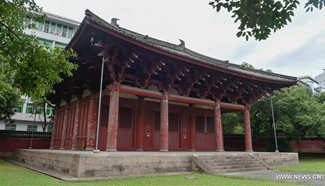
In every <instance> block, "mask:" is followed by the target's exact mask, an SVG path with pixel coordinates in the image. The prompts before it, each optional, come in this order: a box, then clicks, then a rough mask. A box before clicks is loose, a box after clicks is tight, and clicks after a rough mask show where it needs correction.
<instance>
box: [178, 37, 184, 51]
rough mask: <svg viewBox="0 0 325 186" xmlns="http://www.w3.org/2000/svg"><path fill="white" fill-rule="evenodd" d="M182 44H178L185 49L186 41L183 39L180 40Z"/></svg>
mask: <svg viewBox="0 0 325 186" xmlns="http://www.w3.org/2000/svg"><path fill="white" fill-rule="evenodd" d="M178 40H179V41H180V42H181V43H180V44H178V46H179V47H180V48H181V49H185V41H183V40H181V39H178Z"/></svg>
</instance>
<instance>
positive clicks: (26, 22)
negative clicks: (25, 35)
mask: <svg viewBox="0 0 325 186" xmlns="http://www.w3.org/2000/svg"><path fill="white" fill-rule="evenodd" d="M30 24H32V19H31V18H30V17H26V20H25V27H26V28H27V27H28V26H29V25H30Z"/></svg>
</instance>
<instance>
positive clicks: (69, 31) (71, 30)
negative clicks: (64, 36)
mask: <svg viewBox="0 0 325 186" xmlns="http://www.w3.org/2000/svg"><path fill="white" fill-rule="evenodd" d="M72 35H73V29H72V28H71V27H69V30H68V38H72Z"/></svg>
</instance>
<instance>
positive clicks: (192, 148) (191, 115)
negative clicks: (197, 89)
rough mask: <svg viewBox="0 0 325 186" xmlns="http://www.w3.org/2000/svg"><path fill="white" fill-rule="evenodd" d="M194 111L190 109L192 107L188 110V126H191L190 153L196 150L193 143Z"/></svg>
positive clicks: (194, 132)
mask: <svg viewBox="0 0 325 186" xmlns="http://www.w3.org/2000/svg"><path fill="white" fill-rule="evenodd" d="M195 117H196V116H195V111H194V109H193V108H192V106H190V108H189V119H190V126H191V137H190V138H191V147H190V149H191V151H195V149H196V146H195V145H196V141H195V138H196V128H195Z"/></svg>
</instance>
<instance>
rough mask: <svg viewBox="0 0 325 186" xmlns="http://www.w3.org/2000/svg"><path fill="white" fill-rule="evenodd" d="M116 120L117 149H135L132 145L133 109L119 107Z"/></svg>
mask: <svg viewBox="0 0 325 186" xmlns="http://www.w3.org/2000/svg"><path fill="white" fill-rule="evenodd" d="M118 121H119V124H118V126H119V127H118V135H117V150H135V149H134V145H133V126H134V112H133V109H131V108H123V107H122V108H120V109H119V119H118Z"/></svg>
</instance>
